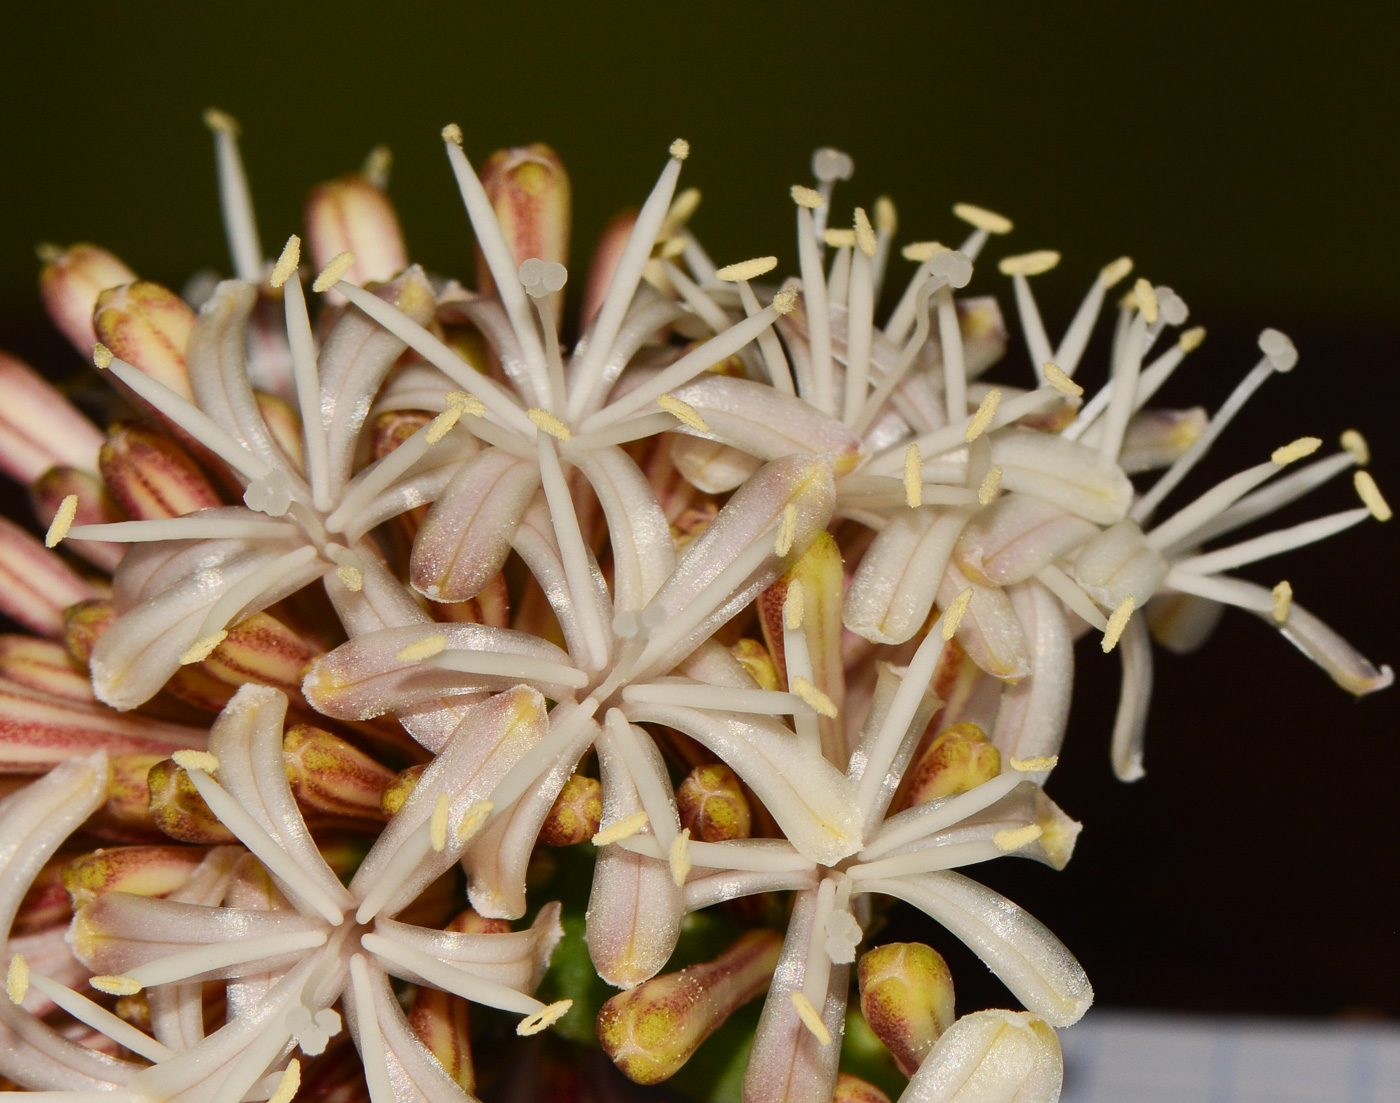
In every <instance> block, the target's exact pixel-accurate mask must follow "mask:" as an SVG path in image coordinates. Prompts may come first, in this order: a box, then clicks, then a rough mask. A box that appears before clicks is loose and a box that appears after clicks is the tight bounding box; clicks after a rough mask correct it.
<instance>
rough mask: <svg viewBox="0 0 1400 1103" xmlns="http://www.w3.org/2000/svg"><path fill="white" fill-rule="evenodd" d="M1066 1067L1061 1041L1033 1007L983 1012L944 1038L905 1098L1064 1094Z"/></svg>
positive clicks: (932, 1101)
mask: <svg viewBox="0 0 1400 1103" xmlns="http://www.w3.org/2000/svg"><path fill="white" fill-rule="evenodd" d="M1064 1071H1065V1070H1064V1057H1063V1055H1062V1054H1061V1052H1060V1040H1059V1038H1057V1037H1056V1036H1055V1031H1054V1029H1053V1028H1052V1027H1051V1026H1050V1024H1049V1023H1047V1022H1046V1021H1045V1020H1044V1019H1041V1018H1038V1017H1037V1016H1035V1015H1032V1014H1030V1013H1029V1012H1027V1011H1000V1010H991V1011H977V1012H974V1013H973V1014H971V1015H964V1016H963V1017H962V1018H961V1019H959V1020H958V1021H957V1022H956V1023H954V1024H953V1026H952V1028H951V1029H950V1030H949V1031H948V1033H946V1034H944V1035H943V1037H942V1038H940V1039H939V1041H938V1045H937V1046H936V1047H935V1049H934V1051H933V1053H932V1054H931V1055H930V1057H929V1059H928V1060H927V1061H926V1062H925V1063H924V1065H923V1067H922V1068H921V1069H920V1070H919V1072H918V1073H917V1074H916V1075H915V1076H914V1077H913V1078H912V1079H911V1080H910V1081H909V1087H908V1088H906V1089H905V1091H904V1094H903V1095H902V1096H900V1099H901V1100H902V1101H903V1103H945V1101H947V1100H952V1099H988V1100H991V1099H1024V1100H1027V1101H1029V1100H1036V1099H1058V1098H1059V1097H1060V1087H1061V1084H1062V1082H1063V1080H1064Z"/></svg>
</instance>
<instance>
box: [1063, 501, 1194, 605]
mask: <svg viewBox="0 0 1400 1103" xmlns="http://www.w3.org/2000/svg"><path fill="white" fill-rule="evenodd" d="M1170 568H1171V565H1170V564H1169V563H1168V562H1167V560H1166V558H1165V557H1164V556H1163V555H1162V553H1161V552H1159V551H1157V550H1156V549H1155V548H1153V547H1150V546H1149V545H1148V544H1147V542H1146V540H1145V539H1144V537H1143V533H1142V529H1140V528H1138V526H1137V524H1136V523H1135V522H1133V521H1120V522H1118V524H1116V525H1113V526H1111V527H1110V528H1107V529H1105V530H1104V531H1103V532H1102V533H1100V534H1099V535H1098V536H1096V537H1094V539H1092V540H1090V541H1089V542H1088V543H1087V544H1085V545H1084V547H1083V548H1082V549H1081V550H1080V552H1079V555H1078V556H1077V557H1076V558H1075V561H1074V580H1075V581H1076V582H1078V583H1079V584H1080V585H1081V586H1083V587H1084V592H1085V593H1087V594H1088V595H1089V596H1090V597H1091V598H1093V599H1094V600H1095V601H1096V602H1098V603H1099V604H1100V605H1102V606H1103V607H1104V608H1106V609H1116V608H1117V607H1118V606H1119V605H1120V604H1121V603H1122V602H1123V601H1125V600H1126V599H1127V598H1129V597H1131V598H1132V599H1133V601H1134V603H1135V606H1136V607H1137V608H1141V607H1142V606H1144V605H1146V604H1147V601H1148V599H1149V598H1150V597H1152V595H1153V594H1155V593H1156V592H1157V587H1158V586H1160V585H1161V584H1162V580H1163V579H1164V578H1166V577H1167V571H1168V570H1170Z"/></svg>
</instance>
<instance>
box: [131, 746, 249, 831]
mask: <svg viewBox="0 0 1400 1103" xmlns="http://www.w3.org/2000/svg"><path fill="white" fill-rule="evenodd" d="M147 784H148V785H149V786H150V792H151V818H152V819H153V820H155V824H156V826H157V827H158V828H160V830H161V831H162V832H164V833H165V834H167V835H169V836H170V837H171V838H172V839H179V840H180V841H181V842H186V843H232V842H237V841H238V840H237V838H236V837H235V836H234V834H233V832H232V831H230V830H229V829H228V828H227V827H225V826H224V825H223V824H222V823H221V822H220V821H219V818H218V817H217V816H215V815H214V813H213V812H211V811H210V810H209V806H208V805H207V804H205V803H204V798H203V797H201V796H200V795H199V791H198V790H197V789H195V787H194V782H192V781H191V780H190V775H189V774H188V773H186V772H185V770H184V769H183V767H181V766H178V765H176V763H175V762H174V760H173V759H168V758H167V759H162V760H161V761H160V762H157V763H156V764H155V765H154V766H152V767H151V769H150V772H149V773H148V774H147Z"/></svg>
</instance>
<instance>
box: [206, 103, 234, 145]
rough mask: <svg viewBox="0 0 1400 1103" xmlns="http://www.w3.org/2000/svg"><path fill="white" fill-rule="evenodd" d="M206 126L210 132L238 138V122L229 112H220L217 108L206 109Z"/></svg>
mask: <svg viewBox="0 0 1400 1103" xmlns="http://www.w3.org/2000/svg"><path fill="white" fill-rule="evenodd" d="M204 125H205V126H207V127H208V128H209V129H210V130H213V131H217V132H220V133H223V134H229V135H232V136H233V137H235V138H237V137H238V132H239V126H238V120H237V119H235V118H234V117H233V116H232V115H230V114H229V113H228V112H227V111H220V110H219V109H218V108H217V107H207V108H205V109H204Z"/></svg>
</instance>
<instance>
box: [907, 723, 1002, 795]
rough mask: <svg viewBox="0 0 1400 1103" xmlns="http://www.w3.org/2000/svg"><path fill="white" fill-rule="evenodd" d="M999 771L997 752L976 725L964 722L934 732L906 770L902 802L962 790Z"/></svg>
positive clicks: (970, 787) (995, 774) (986, 779)
mask: <svg viewBox="0 0 1400 1103" xmlns="http://www.w3.org/2000/svg"><path fill="white" fill-rule="evenodd" d="M999 773H1001V754H1000V752H999V751H998V750H997V749H996V747H994V746H993V745H992V743H991V741H990V740H989V739H988V738H987V734H986V732H984V731H983V730H982V729H981V728H979V727H978V726H977V725H976V724H973V723H970V722H967V721H964V722H963V723H961V724H954V725H953V726H952V727H950V728H947V729H945V730H944V731H942V732H940V733H939V734H938V737H937V738H936V739H934V741H933V742H932V743H930V744H929V745H928V747H927V748H926V749H925V751H924V753H923V754H922V755H920V756H919V761H918V762H917V763H916V764H915V766H914V768H913V769H912V770H911V771H909V775H908V776H909V784H908V790H907V794H908V795H907V796H906V798H905V804H906V806H908V805H915V804H922V803H924V801H929V800H934V799H936V798H937V797H946V796H950V795H951V794H953V793H965V792H967V791H968V790H969V789H975V788H977V786H979V785H981V784H982V783H983V782H984V781H990V780H991V779H992V778H994V777H996V776H997V774H999Z"/></svg>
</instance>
